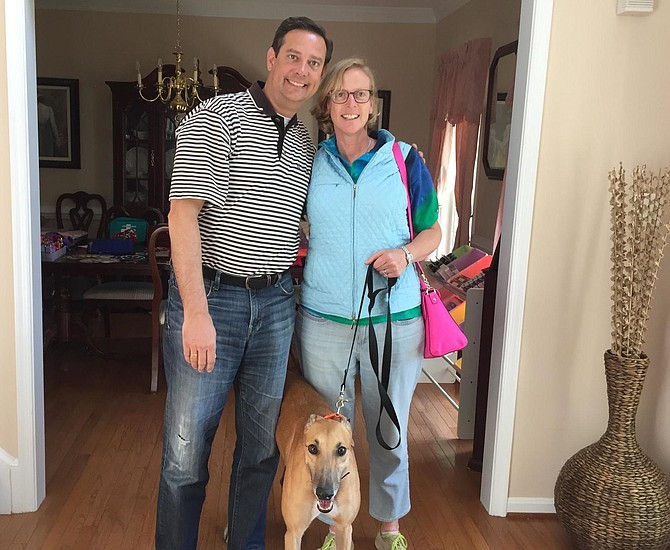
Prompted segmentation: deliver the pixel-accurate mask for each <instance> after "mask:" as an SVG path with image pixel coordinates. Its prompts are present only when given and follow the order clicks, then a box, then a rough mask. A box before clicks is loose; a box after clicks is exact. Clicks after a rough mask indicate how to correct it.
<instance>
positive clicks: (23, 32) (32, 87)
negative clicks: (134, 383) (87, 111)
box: [3, 0, 46, 512]
mask: <svg viewBox="0 0 670 550" xmlns="http://www.w3.org/2000/svg"><path fill="white" fill-rule="evenodd" d="M4 7H5V36H6V40H7V42H6V59H5V60H4V61H5V66H6V67H7V77H8V80H7V82H8V83H9V82H11V83H10V84H8V85H7V103H8V111H9V119H8V122H9V167H10V187H11V190H10V192H11V200H12V254H13V259H14V273H13V276H14V319H15V344H16V391H17V419H18V455H19V456H18V457H9V455H8V454H7V453H4V452H3V456H5V458H6V461H7V459H8V458H13V460H12V461H11V463H10V464H9V472H10V476H9V477H10V486H11V494H10V497H9V498H10V501H9V502H6V503H5V504H6V506H4V508H8V510H3V511H11V512H30V511H33V510H37V508H38V507H39V505H40V503H41V502H42V500H44V496H45V493H46V481H45V458H44V378H43V364H42V358H43V353H42V284H41V282H42V274H41V266H40V253H39V248H38V247H37V246H26V244H27V243H37V242H39V240H38V239H39V235H40V194H39V169H38V154H37V80H36V76H35V72H36V71H35V9H34V6H33V2H32V0H4Z"/></svg>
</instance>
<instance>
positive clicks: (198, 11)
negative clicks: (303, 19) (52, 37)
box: [35, 0, 470, 23]
mask: <svg viewBox="0 0 670 550" xmlns="http://www.w3.org/2000/svg"><path fill="white" fill-rule="evenodd" d="M469 1H470V0H292V1H288V2H284V1H281V0H279V1H276V0H179V11H180V12H181V14H183V15H200V16H214V17H244V18H251V19H277V20H282V19H284V18H285V17H288V16H290V15H306V16H307V17H311V18H312V19H314V20H316V21H357V22H377V23H437V22H438V21H441V20H442V19H444V18H445V17H446V16H447V15H449V14H450V13H452V12H454V11H456V10H457V9H458V8H460V7H461V6H463V5H465V4H467V3H468V2H469ZM35 7H36V8H37V9H52V10H85V11H110V12H124V13H160V14H168V15H170V14H176V1H172V2H171V1H170V0H35Z"/></svg>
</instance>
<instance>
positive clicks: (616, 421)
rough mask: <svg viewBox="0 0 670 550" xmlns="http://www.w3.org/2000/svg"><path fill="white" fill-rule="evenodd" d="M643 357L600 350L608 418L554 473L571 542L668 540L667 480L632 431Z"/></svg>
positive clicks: (647, 543)
mask: <svg viewBox="0 0 670 550" xmlns="http://www.w3.org/2000/svg"><path fill="white" fill-rule="evenodd" d="M648 365H649V359H648V358H647V356H646V355H644V356H643V357H642V358H641V359H629V358H625V357H619V356H616V355H613V354H612V353H611V352H610V351H606V352H605V377H606V379H607V399H608V403H609V419H608V422H607V431H606V432H605V433H604V434H603V436H602V437H601V438H600V440H599V441H597V442H596V443H594V444H593V445H590V446H588V447H586V448H584V449H582V450H581V451H579V452H578V453H577V454H575V455H574V456H573V457H572V458H570V459H569V460H568V461H567V462H566V463H565V465H564V466H563V468H562V469H561V472H560V474H559V476H558V479H557V481H556V486H555V488H554V501H555V505H556V512H557V513H558V517H559V519H560V520H561V523H562V524H563V527H565V529H566V531H567V532H568V534H569V535H570V537H571V538H572V540H573V542H574V543H575V545H576V546H578V547H579V548H583V549H586V548H588V549H602V550H614V549H625V550H630V549H633V548H653V549H658V550H661V549H663V550H665V549H666V548H668V546H670V485H669V484H668V478H667V477H666V476H665V474H664V473H663V472H662V471H661V470H660V469H659V468H658V466H656V464H654V462H652V461H651V459H650V458H649V457H648V456H647V455H645V454H644V453H643V452H642V450H641V449H640V446H639V445H638V443H637V439H636V437H635V416H636V414H637V408H638V404H639V402H640V394H641V393H642V385H643V384H644V378H645V375H646V373H647V367H648Z"/></svg>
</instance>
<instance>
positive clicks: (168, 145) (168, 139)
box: [159, 110, 177, 211]
mask: <svg viewBox="0 0 670 550" xmlns="http://www.w3.org/2000/svg"><path fill="white" fill-rule="evenodd" d="M175 114H176V113H175V112H174V111H172V110H167V111H165V113H164V116H165V133H164V136H163V166H164V169H163V181H162V182H160V183H159V185H161V188H162V190H163V192H162V201H163V204H164V206H163V209H164V210H165V211H167V206H168V196H169V194H170V182H171V181H172V166H173V164H174V153H175V147H176V145H177V140H176V137H175V130H176V128H177V121H176V120H175Z"/></svg>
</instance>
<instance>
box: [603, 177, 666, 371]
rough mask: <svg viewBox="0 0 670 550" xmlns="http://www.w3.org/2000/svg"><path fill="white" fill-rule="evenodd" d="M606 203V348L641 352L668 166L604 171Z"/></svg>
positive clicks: (660, 244) (661, 238)
mask: <svg viewBox="0 0 670 550" xmlns="http://www.w3.org/2000/svg"><path fill="white" fill-rule="evenodd" d="M609 181H610V193H611V198H610V205H611V207H612V353H613V354H615V355H619V356H622V357H635V358H637V357H641V355H642V345H643V344H644V332H645V330H646V325H647V320H648V319H649V308H650V302H651V294H652V292H653V290H654V285H655V283H656V276H657V273H658V268H659V265H660V261H661V258H662V257H663V248H664V247H665V244H666V243H667V240H668V232H670V224H666V223H664V222H663V219H664V213H665V206H666V204H667V196H668V190H669V188H670V170H668V169H667V168H666V170H665V172H659V174H658V175H655V174H648V173H647V167H646V165H643V166H642V167H639V166H637V167H636V168H635V169H634V170H633V181H632V185H630V186H629V185H628V184H627V182H626V171H625V170H624V169H623V166H622V165H621V164H620V165H619V170H618V172H617V170H616V169H614V170H612V171H611V172H610V174H609Z"/></svg>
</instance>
